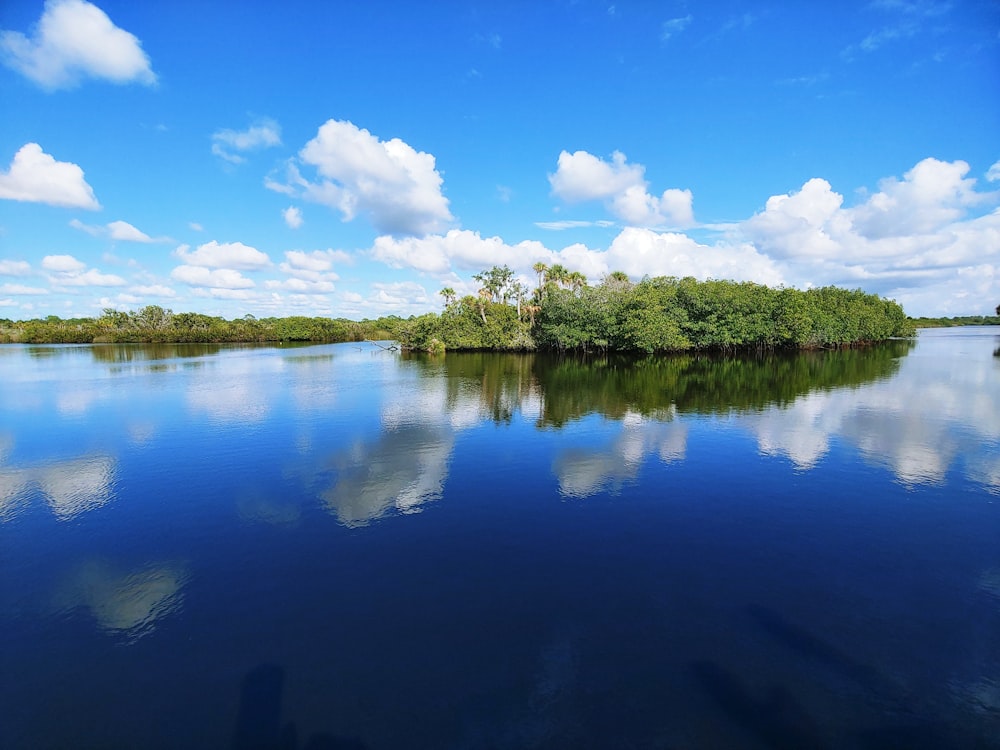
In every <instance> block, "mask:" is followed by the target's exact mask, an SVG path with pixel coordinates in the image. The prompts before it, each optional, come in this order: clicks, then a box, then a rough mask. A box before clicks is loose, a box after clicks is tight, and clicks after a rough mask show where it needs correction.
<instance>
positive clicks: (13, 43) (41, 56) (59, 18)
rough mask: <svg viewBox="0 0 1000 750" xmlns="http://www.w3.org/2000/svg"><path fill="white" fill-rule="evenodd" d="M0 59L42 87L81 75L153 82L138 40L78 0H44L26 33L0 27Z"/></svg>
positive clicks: (68, 84) (72, 80)
mask: <svg viewBox="0 0 1000 750" xmlns="http://www.w3.org/2000/svg"><path fill="white" fill-rule="evenodd" d="M0 59H2V61H3V63H4V64H5V65H6V66H8V67H10V68H12V69H14V70H16V71H17V72H19V73H21V74H22V75H24V76H26V77H27V78H30V79H31V80H32V81H34V82H35V83H37V84H38V85H39V86H41V87H42V88H45V89H48V90H54V89H59V88H67V87H72V86H74V85H76V84H77V83H78V82H79V81H80V79H82V78H87V77H90V78H100V79H104V80H107V81H111V82H113V83H118V84H122V83H130V82H132V81H135V82H138V83H142V84H145V85H152V84H154V83H156V74H155V73H153V70H152V68H151V67H150V63H149V58H148V57H147V56H146V53H145V52H143V50H142V46H141V44H140V42H139V40H138V39H137V38H136V37H135V36H134V35H132V34H130V33H129V32H127V31H125V30H124V29H120V28H118V27H117V26H115V25H114V23H112V22H111V19H110V18H108V16H107V15H106V14H105V13H104V11H102V10H101V9H100V8H98V7H96V6H95V5H91V4H90V3H88V2H84V0H48V2H46V3H45V11H44V12H43V13H42V17H41V19H40V20H39V22H38V27H37V29H36V30H35V33H34V35H33V37H31V38H29V37H27V36H25V35H24V34H22V33H20V32H18V31H3V32H0Z"/></svg>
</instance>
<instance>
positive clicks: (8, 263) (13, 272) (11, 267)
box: [0, 260, 31, 276]
mask: <svg viewBox="0 0 1000 750" xmlns="http://www.w3.org/2000/svg"><path fill="white" fill-rule="evenodd" d="M29 273H31V265H30V264H29V263H28V262H27V261H26V260H0V276H27V275H28V274H29Z"/></svg>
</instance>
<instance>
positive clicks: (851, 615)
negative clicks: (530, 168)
mask: <svg viewBox="0 0 1000 750" xmlns="http://www.w3.org/2000/svg"><path fill="white" fill-rule="evenodd" d="M998 334H1000V330H998V329H989V328H976V329H958V330H950V331H925V332H922V333H921V334H920V336H919V339H918V341H917V343H916V345H913V344H910V343H908V342H895V343H894V344H893V345H891V346H887V347H881V348H877V349H873V350H869V351H864V352H840V353H838V352H831V353H825V354H814V355H804V356H798V357H776V358H768V359H750V360H739V359H726V360H719V359H707V358H692V357H681V358H670V359H651V360H640V361H638V362H630V361H628V360H607V359H605V360H596V361H593V362H590V363H581V362H579V361H575V360H559V359H553V358H547V357H541V356H534V357H531V356H494V355H459V354H448V355H447V356H446V357H444V358H438V359H429V358H423V357H411V358H407V357H402V356H400V355H398V354H393V353H388V352H383V351H380V350H376V349H374V348H373V347H371V346H370V345H364V346H359V345H356V344H338V345H333V346H316V347H307V348H281V347H277V348H220V347H195V346H186V347H175V346H160V347H114V346H104V347H70V346H55V347H30V346H29V347H20V346H4V347H0V628H2V630H0V635H2V641H0V746H2V747H4V748H10V749H13V750H19V749H20V748H32V749H34V748H180V747H184V748H238V749H241V750H242V749H244V748H251V747H267V748H283V749H294V750H300V749H302V748H312V749H313V750H316V749H318V748H341V750H344V749H347V748H353V749H354V750H358V749H360V748H370V749H373V750H374V749H376V748H377V749H383V748H456V749H457V748H462V749H466V748H468V749H480V748H481V749H483V750H485V749H486V748H492V749H497V748H744V747H745V748H824V747H825V748H886V747H907V748H935V749H936V748H948V747H986V748H991V747H993V748H995V747H1000V336H998Z"/></svg>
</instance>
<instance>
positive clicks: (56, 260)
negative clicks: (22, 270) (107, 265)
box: [42, 255, 87, 274]
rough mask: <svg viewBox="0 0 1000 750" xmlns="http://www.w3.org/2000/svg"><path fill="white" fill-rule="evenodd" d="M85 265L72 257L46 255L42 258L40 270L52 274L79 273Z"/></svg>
mask: <svg viewBox="0 0 1000 750" xmlns="http://www.w3.org/2000/svg"><path fill="white" fill-rule="evenodd" d="M86 267H87V264H86V263H84V262H83V261H80V260H77V259H76V258H74V257H73V256H72V255H46V256H45V257H44V258H42V268H44V269H45V270H46V271H52V272H53V273H64V274H74V273H81V272H82V271H83V269H85V268H86Z"/></svg>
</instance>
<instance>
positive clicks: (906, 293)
mask: <svg viewBox="0 0 1000 750" xmlns="http://www.w3.org/2000/svg"><path fill="white" fill-rule="evenodd" d="M968 171H969V165H968V164H966V163H965V162H963V161H956V162H942V161H939V160H937V159H924V160H923V161H921V162H919V163H918V164H917V165H916V166H914V168H913V169H911V170H910V171H908V172H906V173H905V174H904V175H903V177H902V179H898V178H895V177H891V178H888V179H885V180H883V181H882V182H881V183H880V185H879V187H880V190H879V191H878V192H876V193H874V194H872V195H870V196H867V197H865V198H864V199H863V200H862V202H861V203H859V204H858V205H856V206H852V207H845V206H844V199H843V196H841V195H840V194H839V193H837V192H835V191H834V190H833V189H832V187H831V186H830V184H829V183H828V182H827V181H826V180H822V179H818V178H814V179H811V180H809V181H807V182H806V183H805V184H804V185H803V186H802V188H801V189H800V190H798V191H795V192H792V193H789V194H787V195H779V196H772V197H771V198H770V199H768V201H767V204H766V206H765V208H764V210H763V211H761V212H759V213H757V214H755V215H754V216H752V217H751V218H750V219H748V220H746V221H744V222H742V223H741V224H740V226H739V230H738V234H740V235H742V236H743V237H744V238H745V239H746V240H748V241H749V242H751V243H752V244H753V245H754V246H755V247H756V248H757V249H758V250H759V251H760V252H761V253H763V254H765V255H767V256H769V257H771V258H774V259H775V261H776V262H778V263H779V265H780V267H781V268H782V269H783V271H784V273H785V276H786V280H787V282H788V283H790V284H793V285H796V286H810V285H822V284H841V285H850V286H862V287H863V288H865V289H867V290H869V291H875V292H878V293H880V294H887V295H889V296H892V297H894V298H895V299H897V300H898V301H899V302H901V303H903V304H904V305H907V306H908V307H907V310H908V312H912V313H913V314H925V313H926V314H930V313H932V312H935V311H937V314H942V313H943V312H945V311H949V310H951V305H953V304H957V305H959V306H961V309H958V310H954V311H953V314H960V313H963V312H968V311H969V310H970V307H969V304H970V303H969V302H968V301H966V302H962V301H961V297H959V296H956V295H960V294H963V295H965V296H966V297H968V298H969V299H971V298H972V296H973V289H974V288H975V289H977V290H979V291H981V292H982V293H983V294H984V295H985V296H987V297H988V296H989V294H990V291H989V289H988V288H985V289H984V288H983V285H982V283H979V282H976V283H974V281H973V279H974V278H977V277H978V278H979V280H980V282H982V281H983V280H985V279H989V278H991V277H992V274H991V272H990V271H989V269H992V268H993V267H1000V211H997V210H993V211H992V212H990V213H987V214H984V215H981V216H973V217H972V218H969V213H970V211H971V210H972V209H973V208H975V207H977V206H981V205H983V204H988V203H991V202H992V203H996V202H997V200H998V198H1000V195H998V194H997V193H984V192H979V191H976V190H975V180H974V179H971V178H968V177H966V174H967V173H968ZM973 268H976V269H978V270H977V271H976V272H975V273H973V272H972V269H973ZM931 289H934V290H935V291H934V292H933V293H932V294H925V293H924V291H922V290H931ZM960 289H962V290H965V291H964V292H960V291H959V290H960ZM935 297H936V299H934V298H935ZM949 298H950V299H949ZM911 304H912V305H913V307H910V306H909V305H911ZM973 304H975V303H973ZM972 309H975V308H972Z"/></svg>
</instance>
